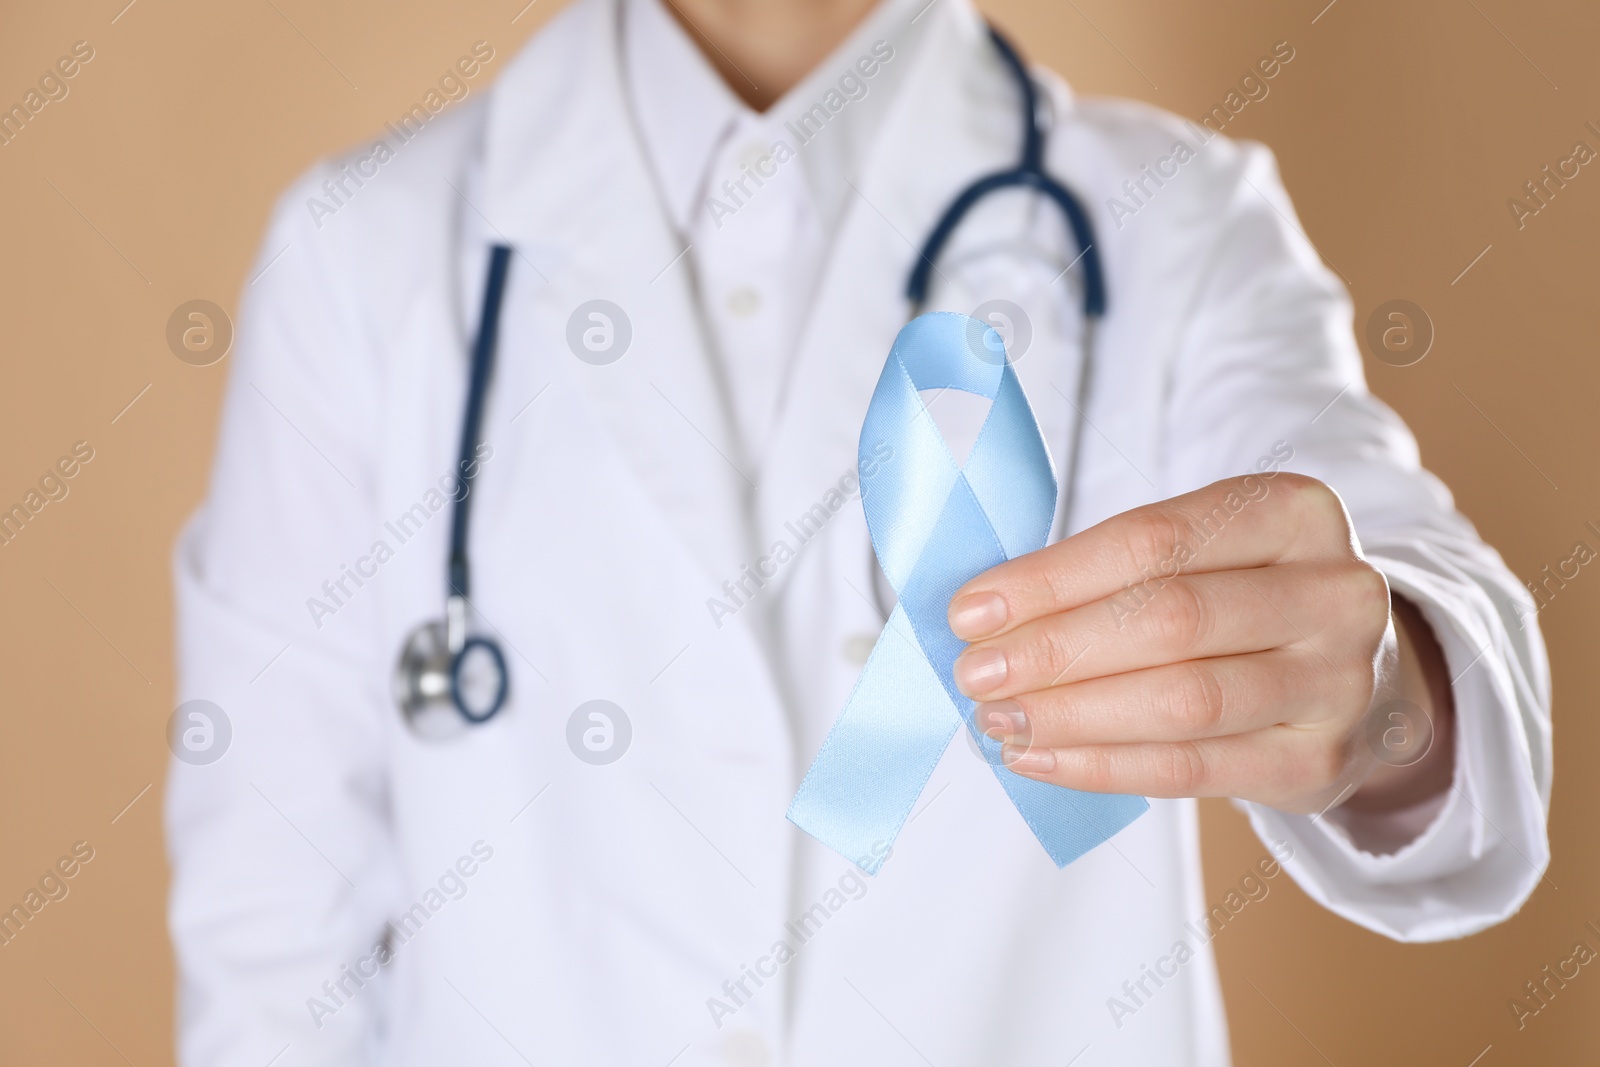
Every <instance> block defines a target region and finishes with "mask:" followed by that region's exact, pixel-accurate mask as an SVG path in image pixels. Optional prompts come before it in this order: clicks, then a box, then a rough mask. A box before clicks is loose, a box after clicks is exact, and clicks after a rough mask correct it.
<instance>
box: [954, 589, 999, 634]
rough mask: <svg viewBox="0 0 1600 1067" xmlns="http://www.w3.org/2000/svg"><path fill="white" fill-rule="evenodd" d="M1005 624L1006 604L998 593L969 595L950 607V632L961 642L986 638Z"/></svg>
mask: <svg viewBox="0 0 1600 1067" xmlns="http://www.w3.org/2000/svg"><path fill="white" fill-rule="evenodd" d="M1005 624H1006V602H1005V600H1004V599H1003V598H1002V597H1001V596H1000V594H999V593H969V594H967V595H966V596H964V597H961V598H959V599H957V600H956V601H954V602H953V603H952V604H951V605H950V630H951V632H952V633H954V634H955V635H956V636H957V637H959V638H961V640H963V641H976V640H978V638H980V637H988V636H989V635H990V634H992V633H994V632H995V631H996V630H998V629H1000V627H1002V626H1004V625H1005Z"/></svg>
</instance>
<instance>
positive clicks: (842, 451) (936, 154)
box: [758, 0, 1019, 543]
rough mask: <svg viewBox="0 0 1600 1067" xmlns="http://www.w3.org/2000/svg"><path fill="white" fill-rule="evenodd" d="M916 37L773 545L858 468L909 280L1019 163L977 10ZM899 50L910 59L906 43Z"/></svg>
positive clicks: (821, 321) (830, 313) (821, 354)
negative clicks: (941, 220)
mask: <svg viewBox="0 0 1600 1067" xmlns="http://www.w3.org/2000/svg"><path fill="white" fill-rule="evenodd" d="M911 32H912V33H916V34H921V35H922V37H923V39H922V40H921V41H920V42H915V44H916V47H915V48H906V49H905V51H906V52H907V53H908V54H909V55H910V56H911V57H912V58H911V62H914V63H915V64H916V67H915V69H914V70H913V71H912V72H911V73H910V74H909V75H908V77H907V79H906V81H905V82H904V84H902V85H901V86H900V89H899V92H898V93H897V94H896V96H895V98H894V101H893V103H892V105H891V106H892V108H893V111H892V112H891V113H890V114H889V115H887V116H886V117H885V120H884V123H883V127H882V135H881V137H880V139H879V143H878V146H877V149H876V151H875V152H874V153H873V156H872V157H871V158H870V159H869V160H868V161H867V162H866V165H865V167H864V173H863V174H862V176H861V178H860V180H859V181H858V182H857V183H856V184H857V188H856V192H855V195H854V196H853V197H852V201H851V203H850V205H849V207H848V209H847V211H846V213H845V215H844V218H843V220H842V222H841V224H840V228H839V232H838V234H837V236H836V238H835V241H834V246H833V248H832V250H831V252H830V262H829V266H828V269H827V270H826V271H825V272H824V276H823V279H822V282H821V284H820V286H819V288H818V293H817V298H816V301H815V303H814V305H813V308H812V312H811V315H810V319H809V321H808V323H807V326H806V332H805V335H804V337H803V338H802V341H801V345H800V348H799V352H798V354H797V357H796V363H795V367H794V371H793V373H792V376H791V377H790V380H789V388H788V392H787V395H786V397H785V400H784V407H783V413H782V416H781V419H780V422H779V426H778V429H777V433H776V437H775V441H774V445H773V448H772V450H771V452H770V454H769V461H768V464H767V466H766V468H765V470H764V472H763V474H764V476H763V478H762V481H761V486H760V494H759V497H758V500H759V506H758V522H759V525H760V529H761V532H762V538H761V539H762V542H763V543H767V542H770V541H772V540H774V539H776V538H778V537H780V536H781V534H782V530H783V527H784V523H785V522H786V521H789V520H792V519H793V518H794V517H795V516H797V515H800V514H803V513H804V512H805V511H806V510H807V509H809V508H810V507H812V506H813V505H814V504H815V503H816V502H817V500H818V498H819V497H820V496H821V495H822V494H823V493H824V492H825V491H826V490H827V489H828V488H829V487H830V486H833V485H835V484H837V483H838V481H839V477H840V475H841V474H843V473H845V472H848V471H853V470H855V467H856V453H857V446H858V443H859V439H860V435H861V425H862V421H863V419H864V417H865V415H866V410H867V404H868V401H869V400H870V399H871V396H872V390H873V387H874V385H875V384H876V382H877V379H878V375H879V373H880V371H881V370H882V368H883V362H884V359H885V358H886V357H887V355H888V353H889V348H890V346H891V344H892V343H893V341H894V337H895V334H896V333H897V332H899V330H900V328H901V327H902V326H903V325H905V322H906V315H907V313H908V311H909V304H908V302H907V301H906V298H905V280H906V276H907V274H908V272H909V271H910V268H911V263H912V261H913V260H914V259H915V257H916V256H917V255H918V253H919V251H920V245H921V242H922V240H923V238H924V235H925V234H927V233H928V232H929V231H930V230H931V229H932V228H933V225H934V223H935V221H936V220H937V219H938V217H939V215H940V214H941V213H942V212H943V210H944V208H945V206H946V205H947V204H948V203H949V202H950V201H951V200H952V199H953V198H954V197H955V195H956V193H957V192H958V191H959V190H960V189H961V188H962V187H963V186H965V185H966V184H967V183H968V182H970V181H972V180H973V179H974V178H976V177H977V176H979V175H980V174H983V173H987V172H989V171H993V170H997V169H999V168H1000V167H1002V166H1006V165H1009V164H1010V163H1011V162H1013V161H1014V159H1015V155H1016V151H1017V144H1016V140H1017V137H1018V134H1019V131H1018V130H1017V128H1016V123H1015V122H1006V123H1003V124H1001V128H999V129H996V128H995V124H994V123H992V122H987V121H977V120H978V119H979V118H981V117H982V116H980V115H978V114H975V110H976V109H978V108H980V107H982V105H981V104H975V103H974V101H991V100H993V99H994V94H995V89H994V85H995V83H996V81H997V80H999V81H1000V82H1002V84H1003V80H1004V74H1003V73H1000V72H998V71H997V70H996V69H995V67H994V64H993V63H992V62H989V61H988V60H989V59H992V58H993V57H987V55H986V53H985V52H984V50H985V49H990V50H991V51H992V46H991V45H990V44H989V42H988V41H987V39H986V38H985V36H984V27H983V23H982V20H981V19H980V18H979V17H978V16H977V14H976V12H975V11H974V10H973V9H972V7H971V6H970V5H969V4H967V3H966V2H965V0H945V2H943V3H940V4H937V5H933V6H932V7H931V8H930V9H929V10H928V13H927V14H926V16H925V17H923V18H920V19H919V20H918V22H917V23H914V24H913V26H912V30H911ZM891 43H893V44H894V45H895V47H896V48H897V50H898V49H899V48H900V46H901V44H902V43H903V42H891ZM904 43H911V42H904ZM995 62H997V60H995ZM974 81H976V82H978V83H980V84H977V85H974V84H973V83H974ZM991 110H992V109H991ZM1008 114H1015V106H1014V105H1013V106H1012V107H1011V109H1010V111H1009V112H1008ZM801 150H802V151H804V149H803V148H802V149H801ZM968 310H970V309H968ZM890 462H891V464H892V460H891V461H890ZM888 476H891V477H892V476H893V474H892V471H890V472H888Z"/></svg>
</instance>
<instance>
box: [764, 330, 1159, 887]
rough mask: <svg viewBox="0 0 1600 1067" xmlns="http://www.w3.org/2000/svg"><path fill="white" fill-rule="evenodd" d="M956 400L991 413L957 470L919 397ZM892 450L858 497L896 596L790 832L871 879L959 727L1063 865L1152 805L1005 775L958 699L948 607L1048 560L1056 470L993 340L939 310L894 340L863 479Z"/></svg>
mask: <svg viewBox="0 0 1600 1067" xmlns="http://www.w3.org/2000/svg"><path fill="white" fill-rule="evenodd" d="M928 389H958V390H960V391H962V392H966V393H972V394H975V395H977V396H981V397H985V398H987V399H989V400H990V401H992V403H991V404H990V407H989V413H988V416H987V417H986V418H985V419H984V423H983V427H982V429H981V430H980V431H979V433H978V438H977V440H976V442H975V443H974V444H973V446H972V450H971V452H970V453H969V454H968V456H967V459H966V462H965V463H964V464H962V465H957V463H956V461H955V458H954V456H952V455H951V453H950V449H949V447H948V446H947V445H946V444H945V440H944V435H943V434H942V433H940V431H939V428H938V426H936V425H935V424H934V421H933V418H932V416H931V415H930V414H929V413H928V409H927V407H926V405H925V404H924V403H923V401H922V397H921V396H920V395H919V393H920V391H922V390H928ZM884 445H887V446H888V447H889V448H891V449H893V455H894V462H893V463H892V464H890V465H888V466H885V467H883V468H882V469H881V470H879V471H878V474H877V475H876V477H875V478H874V480H873V483H872V489H871V491H870V492H864V493H863V494H862V497H861V505H862V509H863V510H864V511H865V513H866V518H867V528H868V529H869V531H870V532H871V535H872V548H873V551H874V552H875V553H876V554H877V557H878V563H879V565H880V566H881V567H882V568H883V572H884V575H885V576H886V577H887V578H888V580H889V584H890V585H891V586H893V588H894V591H895V593H896V594H897V595H898V597H899V603H898V604H896V605H895V609H894V611H893V612H892V613H891V614H890V616H889V620H888V622H887V623H886V624H885V625H884V628H883V632H882V633H881V634H879V635H878V641H877V644H876V645H874V646H873V649H872V654H871V655H870V656H869V657H868V658H867V663H866V666H865V667H864V668H863V670H862V672H861V676H860V678H859V679H857V681H856V687H855V689H854V691H852V693H851V694H850V698H849V699H848V700H847V701H846V702H845V706H844V709H843V710H842V711H841V712H840V713H839V718H838V719H837V720H836V721H835V722H834V725H833V729H832V730H831V731H829V733H828V736H827V739H826V740H824V741H823V743H822V748H821V749H820V750H819V751H818V753H817V757H816V759H815V760H814V761H813V762H812V764H811V769H810V770H809V771H808V772H806V776H805V779H804V780H803V781H802V782H801V783H800V788H799V790H798V791H797V792H796V793H795V797H794V801H793V802H792V803H791V804H790V806H789V812H788V817H789V821H790V822H792V823H794V824H795V825H796V826H798V827H800V828H801V829H802V830H804V831H806V832H807V833H809V834H810V835H811V836H813V837H815V838H816V839H817V840H819V841H821V842H822V843H823V844H825V845H827V846H828V847H829V848H832V849H833V850H834V851H836V852H838V853H839V854H841V855H842V856H844V857H845V858H846V859H849V860H851V861H853V862H854V863H856V865H857V866H859V867H861V868H862V869H863V870H865V871H866V872H867V873H869V874H876V873H877V872H878V870H879V868H880V867H881V866H882V865H883V861H884V859H885V858H886V855H887V851H888V847H889V846H890V845H892V844H893V842H894V840H895V838H896V837H897V836H898V835H899V833H900V829H901V827H902V826H903V825H904V824H905V821H906V819H907V818H908V817H909V816H910V814H911V809H912V807H913V806H914V805H915V804H916V802H917V798H918V797H919V796H921V794H922V791H923V789H924V788H925V787H926V785H927V783H928V779H929V778H930V777H931V776H932V775H933V771H934V768H935V766H937V764H938V762H939V760H940V759H941V758H942V757H943V755H944V752H945V749H946V748H947V747H948V746H949V744H950V741H951V739H952V738H953V737H954V736H955V734H956V731H957V730H959V729H960V728H961V727H962V726H963V725H965V726H966V728H967V730H968V733H969V734H970V736H971V737H972V739H973V740H974V742H975V743H976V744H977V747H978V750H979V751H980V752H981V753H982V754H983V757H984V759H985V760H986V761H987V762H988V763H989V765H990V767H991V768H992V770H993V771H994V774H995V777H996V778H998V779H999V781H1000V785H1001V786H1002V788H1004V789H1005V791H1006V793H1007V795H1008V796H1009V797H1010V798H1011V802H1012V804H1013V805H1014V806H1015V807H1016V809H1017V811H1018V813H1019V814H1021V816H1022V818H1023V820H1024V822H1026V823H1027V825H1028V827H1029V829H1031V830H1032V831H1033V834H1034V836H1035V837H1037V838H1038V839H1039V843H1040V844H1041V845H1043V846H1044V849H1045V851H1046V852H1047V853H1048V854H1049V855H1050V858H1051V859H1052V860H1053V861H1054V862H1055V864H1056V866H1057V867H1064V866H1066V865H1067V864H1068V863H1070V862H1072V861H1073V860H1074V859H1076V858H1077V857H1078V856H1080V855H1082V854H1083V853H1084V852H1087V851H1088V850H1089V849H1091V848H1093V847H1095V846H1096V845H1098V844H1100V843H1101V842H1102V841H1105V840H1106V839H1107V838H1109V837H1111V836H1112V835H1113V834H1115V833H1117V832H1118V831H1119V830H1121V829H1122V828H1123V827H1124V826H1126V825H1128V823H1130V822H1132V821H1133V820H1134V819H1136V818H1138V817H1139V815H1141V814H1143V813H1144V811H1145V810H1147V809H1148V808H1149V804H1148V802H1146V801H1145V799H1144V798H1143V797H1132V796H1115V795H1108V794H1099V793H1082V792H1078V791H1077V790H1072V789H1065V788H1062V787H1061V786H1056V785H1050V784H1048V783H1045V782H1039V781H1036V780H1034V779H1031V778H1024V777H1022V776H1020V775H1017V774H1014V773H1012V772H1011V771H1010V770H1008V769H1006V768H1005V767H1004V766H1003V765H1002V764H1001V762H1000V748H1001V746H1000V743H999V742H997V741H995V740H994V739H993V738H991V737H989V736H988V735H986V734H984V733H983V732H982V731H981V730H979V729H978V727H977V724H976V721H975V719H974V713H975V711H976V708H977V705H976V704H975V703H974V702H973V701H972V700H970V699H968V698H967V697H966V696H965V695H964V694H962V693H961V691H960V690H958V689H957V688H956V685H955V680H954V677H953V673H952V671H953V667H954V664H955V660H956V657H957V656H958V655H959V654H960V653H961V650H962V649H963V648H965V647H966V646H965V644H964V643H963V642H962V641H961V640H960V639H959V638H958V637H956V636H955V634H954V633H952V632H951V630H950V626H949V623H948V621H947V619H946V613H947V611H948V609H949V605H950V598H951V597H952V596H953V595H954V594H955V592H956V590H957V589H959V588H961V586H963V585H964V584H966V583H967V582H968V581H969V580H970V579H972V578H973V577H975V576H976V575H978V574H981V573H983V572H984V571H986V570H988V569H989V568H990V567H993V566H995V565H996V564H999V563H1002V562H1004V561H1005V560H1007V559H1011V558H1014V557H1016V556H1020V555H1023V554H1025V553H1028V552H1033V551H1036V550H1037V549H1040V548H1043V547H1044V544H1045V541H1046V539H1047V538H1048V537H1049V535H1050V525H1051V522H1052V520H1053V518H1054V516H1055V507H1056V474H1055V467H1054V465H1053V464H1052V462H1051V459H1050V451H1049V449H1048V447H1046V445H1045V441H1044V437H1043V435H1042V434H1041V433H1040V432H1039V424H1038V422H1037V420H1035V418H1034V416H1033V409H1032V408H1030V407H1029V406H1028V399H1027V397H1026V396H1025V395H1024V393H1023V391H1022V384H1021V382H1019V381H1018V379H1017V375H1016V371H1015V370H1014V369H1013V368H1012V366H1011V363H1010V361H1009V360H1008V359H1007V358H1006V354H1005V346H1004V344H1003V342H1002V341H1001V339H1000V336H999V335H998V334H997V333H996V332H995V331H994V329H993V328H992V327H990V326H989V325H988V324H986V323H983V322H980V321H978V320H977V319H972V318H968V317H967V316H965V315H953V314H947V313H935V314H928V315H921V316H919V317H917V318H916V319H913V320H912V321H911V322H910V323H908V324H907V325H906V326H905V327H904V328H903V329H902V330H901V331H900V334H899V336H898V337H896V338H895V342H894V346H893V348H892V349H891V350H890V352H889V358H888V360H887V361H886V362H885V364H884V368H883V373H882V374H881V375H880V376H879V378H878V384H877V388H875V389H874V390H873V393H872V402H871V403H870V404H869V405H868V407H867V415H866V419H865V421H864V423H863V424H862V427H861V440H860V447H859V452H858V455H859V458H860V461H861V465H862V469H864V470H869V469H872V468H871V466H869V459H870V457H872V456H873V454H874V450H875V449H881V448H882V447H883V446H884Z"/></svg>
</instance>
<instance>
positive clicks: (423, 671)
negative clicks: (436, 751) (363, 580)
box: [394, 619, 510, 740]
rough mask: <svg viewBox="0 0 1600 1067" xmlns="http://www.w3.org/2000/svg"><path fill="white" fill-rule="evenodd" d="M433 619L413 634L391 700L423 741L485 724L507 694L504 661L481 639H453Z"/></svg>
mask: <svg viewBox="0 0 1600 1067" xmlns="http://www.w3.org/2000/svg"><path fill="white" fill-rule="evenodd" d="M448 627H449V624H448V623H446V622H445V621H444V620H439V619H435V620H432V621H430V622H425V623H423V624H421V625H420V626H418V627H417V628H416V629H414V630H412V631H411V633H410V634H409V635H408V636H407V637H406V642H405V645H404V646H403V647H402V648H401V650H400V659H399V661H398V662H397V663H396V664H395V670H394V699H395V703H397V704H399V705H400V710H401V711H402V712H403V713H404V714H405V719H406V724H407V725H408V726H410V727H411V729H412V731H413V732H414V733H415V734H416V735H417V736H418V737H422V738H426V739H428V740H443V739H445V738H449V737H455V736H457V735H458V734H461V733H463V732H465V731H466V729H467V728H468V727H469V726H477V725H480V724H482V723H485V722H488V721H489V720H490V719H491V718H493V717H494V716H495V714H496V713H498V712H499V711H500V709H501V708H502V707H504V706H505V702H506V695H507V692H508V690H509V688H510V685H509V678H508V677H507V673H506V661H505V657H504V656H503V655H502V654H501V652H500V649H499V647H498V646H496V644H495V643H494V642H493V641H491V640H489V639H487V638H484V637H467V638H464V639H460V638H458V642H459V644H460V647H459V648H456V649H453V648H452V647H451V644H452V642H451V640H450V636H449V628H448Z"/></svg>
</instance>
